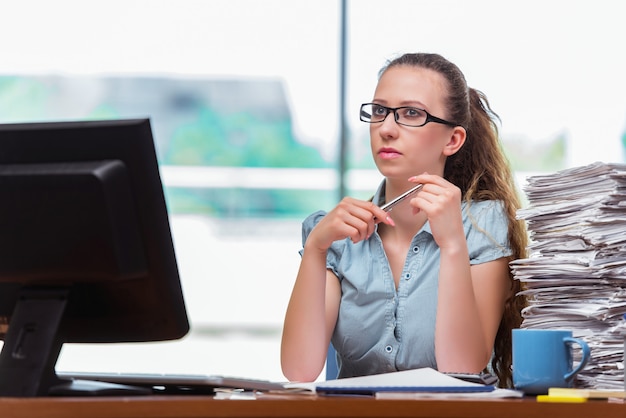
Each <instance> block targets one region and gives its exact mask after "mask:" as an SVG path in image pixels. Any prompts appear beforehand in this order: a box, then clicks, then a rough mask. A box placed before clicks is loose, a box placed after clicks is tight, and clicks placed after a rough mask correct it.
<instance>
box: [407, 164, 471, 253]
mask: <svg viewBox="0 0 626 418" xmlns="http://www.w3.org/2000/svg"><path fill="white" fill-rule="evenodd" d="M409 181H410V182H412V183H422V184H423V187H422V188H421V189H420V191H419V193H417V194H416V195H415V196H414V197H413V198H412V199H411V201H410V203H411V206H412V207H413V211H414V213H418V212H423V213H425V214H426V216H427V217H428V221H429V222H430V229H431V231H432V234H433V237H434V239H435V241H436V242H437V245H438V246H439V248H440V249H441V250H446V249H455V248H457V246H459V245H463V246H466V245H467V244H466V242H465V233H464V230H463V218H462V215H461V189H459V188H458V187H457V186H455V185H454V184H452V183H450V182H449V181H447V180H445V179H444V178H442V177H441V176H438V175H434V174H428V173H424V174H420V175H418V176H414V177H411V178H410V179H409Z"/></svg>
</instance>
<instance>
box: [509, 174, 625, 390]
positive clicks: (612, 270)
mask: <svg viewBox="0 0 626 418" xmlns="http://www.w3.org/2000/svg"><path fill="white" fill-rule="evenodd" d="M527 180H528V183H527V184H526V185H525V186H524V191H525V192H526V195H527V197H528V200H529V206H528V208H525V209H521V210H519V211H518V213H517V217H518V219H524V220H526V222H527V226H528V229H529V232H530V238H531V239H530V244H529V247H528V249H529V258H527V259H521V260H517V261H514V262H512V263H511V268H512V270H513V274H514V276H515V278H516V279H518V280H520V281H521V282H522V285H523V286H524V288H525V290H524V291H523V292H522V293H524V294H526V295H527V296H528V298H529V306H528V307H527V308H526V309H525V310H524V311H523V317H524V320H523V322H522V326H521V327H522V328H540V329H547V328H550V329H569V330H572V331H573V333H574V337H578V338H582V339H583V340H585V341H586V342H587V343H588V344H589V347H590V348H591V360H590V361H589V363H588V365H587V367H586V368H585V370H584V371H583V372H581V373H580V374H579V376H578V377H577V382H576V383H577V385H578V386H581V387H585V388H606V389H622V388H623V387H624V383H623V382H624V362H623V355H624V340H623V337H622V336H621V333H620V332H619V329H618V327H619V325H620V324H621V321H623V319H622V315H623V314H624V313H625V312H626V165H624V164H605V163H594V164H591V165H588V166H584V167H577V168H572V169H568V170H563V171H559V172H556V173H554V174H551V175H540V176H533V177H529V178H528V179H527ZM574 348H575V350H574V358H575V361H578V359H579V358H580V350H578V349H577V348H576V346H574Z"/></svg>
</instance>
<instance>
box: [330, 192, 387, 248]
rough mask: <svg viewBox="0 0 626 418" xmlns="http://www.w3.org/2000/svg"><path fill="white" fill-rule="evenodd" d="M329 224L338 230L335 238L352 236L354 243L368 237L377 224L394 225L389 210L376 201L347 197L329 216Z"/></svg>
mask: <svg viewBox="0 0 626 418" xmlns="http://www.w3.org/2000/svg"><path fill="white" fill-rule="evenodd" d="M326 217H327V221H328V223H329V226H330V227H331V228H332V230H334V231H335V232H336V235H335V237H334V238H335V240H337V239H343V238H350V240H351V241H352V242H354V243H357V242H359V241H362V240H365V239H368V238H369V237H370V236H371V235H372V234H373V233H374V230H375V228H376V224H377V223H380V222H384V223H386V224H389V225H392V226H393V220H392V219H391V218H390V217H389V216H388V214H387V212H385V211H383V210H382V209H380V208H379V207H378V206H376V205H375V204H374V203H372V202H369V201H363V200H358V199H353V198H349V197H346V198H344V199H342V201H341V202H340V203H339V204H338V205H337V206H336V207H335V209H333V210H332V211H331V212H330V213H329V214H328V215H327V216H326Z"/></svg>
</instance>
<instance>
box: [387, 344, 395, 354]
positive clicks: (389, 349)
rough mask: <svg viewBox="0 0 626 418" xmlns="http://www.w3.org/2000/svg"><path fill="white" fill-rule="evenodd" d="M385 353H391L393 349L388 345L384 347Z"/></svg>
mask: <svg viewBox="0 0 626 418" xmlns="http://www.w3.org/2000/svg"><path fill="white" fill-rule="evenodd" d="M385 351H386V352H388V353H391V352H392V351H393V347H392V346H390V345H388V346H386V347H385Z"/></svg>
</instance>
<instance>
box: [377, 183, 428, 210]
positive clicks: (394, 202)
mask: <svg viewBox="0 0 626 418" xmlns="http://www.w3.org/2000/svg"><path fill="white" fill-rule="evenodd" d="M422 186H423V184H421V183H420V184H417V185H415V186H414V187H411V188H410V189H409V190H407V191H406V192H404V193H402V194H401V195H400V196H398V197H396V198H395V199H393V200H391V201H389V202H387V203H385V204H384V205H382V206H381V207H380V208H381V209H382V210H384V211H385V212H390V211H391V209H393V207H394V206H395V205H397V204H398V203H400V202H402V201H403V200H404V199H406V198H407V197H409V196H411V195H412V194H413V193H415V192H416V191H418V190H419V189H421V188H422Z"/></svg>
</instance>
